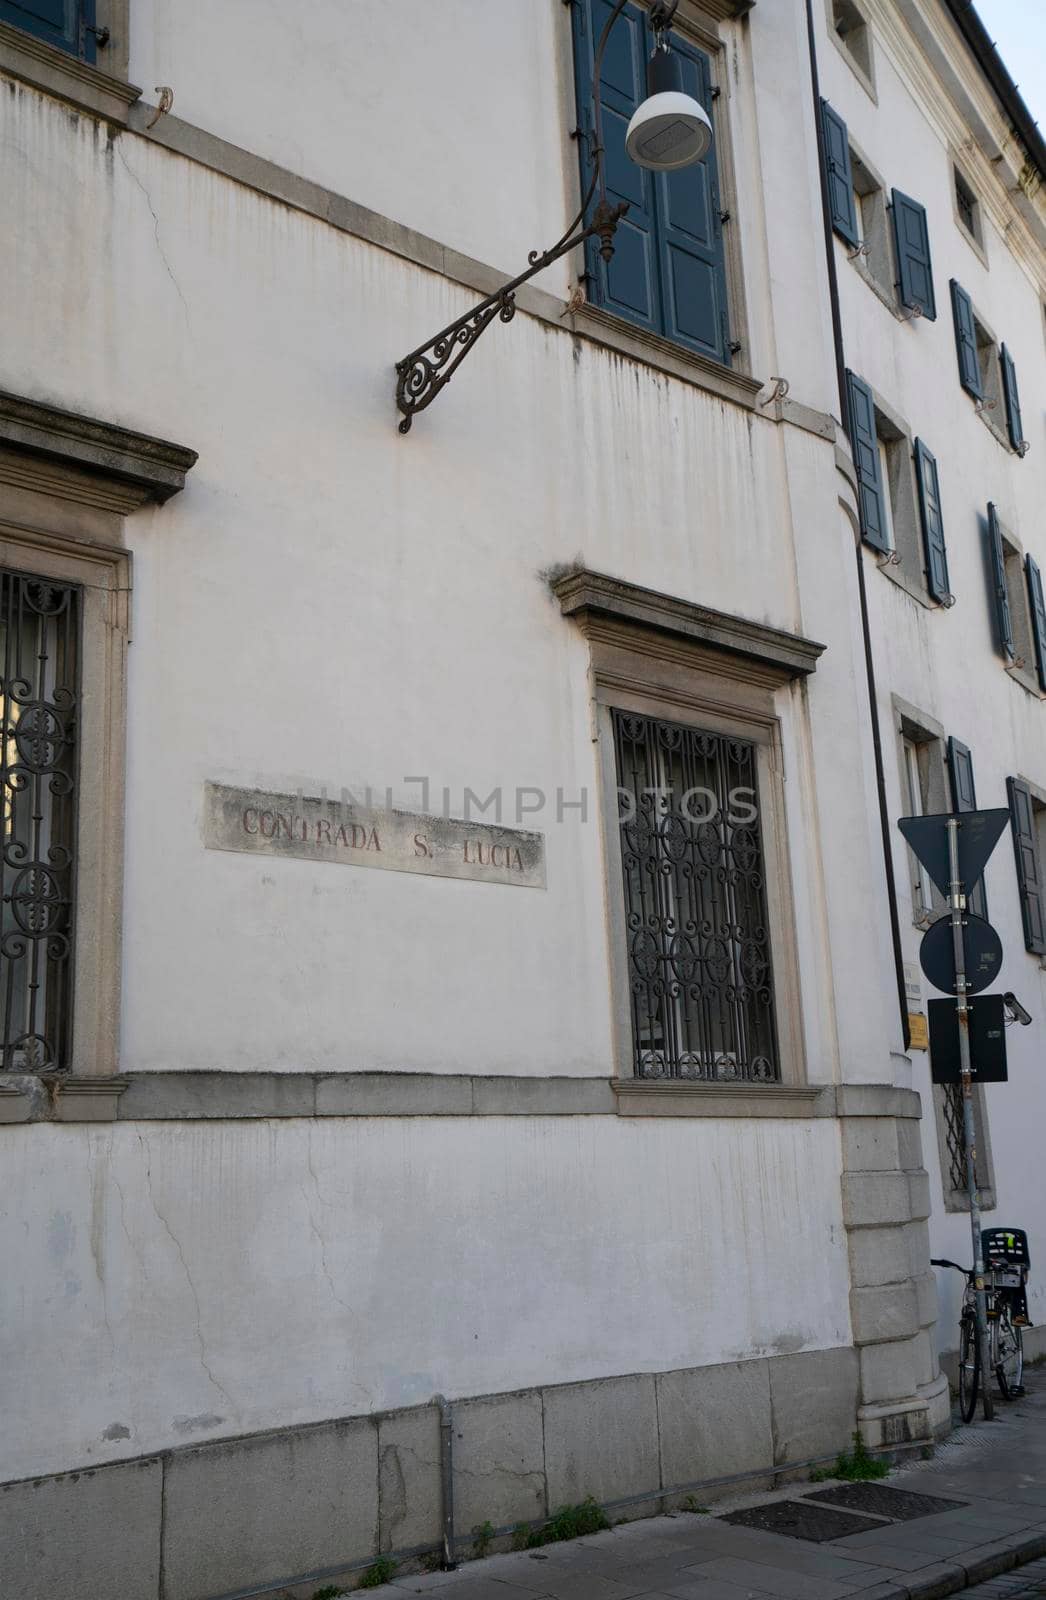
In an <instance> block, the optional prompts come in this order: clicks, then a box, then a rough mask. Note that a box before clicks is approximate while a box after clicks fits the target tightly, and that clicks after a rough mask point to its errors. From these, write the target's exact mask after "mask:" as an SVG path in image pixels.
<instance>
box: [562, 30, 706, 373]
mask: <svg viewBox="0 0 1046 1600" xmlns="http://www.w3.org/2000/svg"><path fill="white" fill-rule="evenodd" d="M612 11H613V6H612V4H611V3H610V0H575V4H574V6H573V18H574V71H575V83H576V89H577V104H578V126H579V134H580V137H579V143H580V146H581V179H582V186H583V192H584V190H587V188H588V184H589V182H590V180H591V176H592V148H593V145H594V142H595V126H594V120H595V119H594V110H593V104H592V68H593V55H594V51H595V47H596V44H597V43H598V41H599V37H600V34H601V33H602V30H603V28H604V26H605V24H606V22H607V20H608V18H609V17H610V15H611V14H612ZM670 39H671V48H672V50H673V52H674V53H675V54H676V56H677V57H678V58H679V61H680V65H681V68H682V76H683V86H684V89H685V90H686V91H687V93H689V94H691V95H693V97H694V99H695V100H697V101H699V103H700V104H701V105H702V106H704V108H705V110H706V111H707V112H708V113H709V115H710V116H711V113H712V81H711V67H710V63H709V59H708V57H707V56H706V55H705V54H704V52H703V51H701V50H698V49H697V48H696V46H694V45H692V44H691V43H690V42H689V40H686V39H683V38H681V37H680V35H679V34H676V33H673V34H672V35H671V36H670ZM652 49H653V35H652V33H651V30H650V28H649V25H648V18H647V13H646V12H645V10H642V9H640V8H639V7H638V6H635V5H626V7H625V9H624V11H623V12H622V14H621V16H620V17H619V18H618V20H617V22H616V23H615V24H614V27H613V28H612V29H611V32H610V36H609V38H608V40H607V47H606V52H605V54H604V57H603V67H602V72H601V75H600V84H599V95H600V103H601V107H602V114H603V141H604V144H605V147H606V153H605V156H604V162H605V171H606V180H607V192H608V195H609V198H610V200H611V202H616V201H621V200H625V201H627V202H628V207H629V209H628V213H627V215H626V216H625V217H624V218H623V220H622V221H621V222H620V223H619V224H618V229H617V233H616V235H615V237H614V254H613V256H612V258H611V260H610V261H609V263H608V262H605V261H603V259H602V257H601V256H600V254H599V241H598V240H597V239H589V240H588V241H587V244H586V256H585V270H586V274H587V280H588V297H589V299H590V301H591V302H592V303H593V304H594V305H598V306H602V307H604V309H605V310H607V311H612V312H614V313H615V314H616V315H617V316H620V317H625V318H627V320H628V321H629V322H632V323H635V324H637V325H638V326H639V327H641V328H645V329H646V330H647V331H648V332H650V333H657V334H662V335H664V336H665V337H666V338H669V339H672V340H674V341H675V342H676V343H677V344H681V345H685V346H686V347H687V348H688V349H691V350H696V351H698V352H699V353H700V354H701V355H705V356H710V357H712V359H713V360H715V361H721V362H724V363H729V361H730V354H731V352H730V335H729V318H728V308H727V294H726V266H725V259H724V252H723V226H722V202H721V199H720V192H719V175H718V168H717V165H716V156H715V143H714V141H713V144H712V148H711V149H710V150H709V152H708V155H707V156H706V157H705V159H704V160H703V161H701V162H699V163H697V165H696V166H693V167H686V168H684V169H683V170H681V171H679V172H657V173H655V172H648V171H646V169H645V168H643V167H638V166H636V164H635V162H634V161H631V160H630V159H629V157H628V155H627V153H626V150H625V133H626V131H627V128H628V124H629V120H630V119H631V116H632V113H633V111H634V110H635V109H636V106H637V105H638V104H639V102H640V101H641V100H642V99H644V98H645V95H646V63H647V58H648V57H649V55H650V53H651V51H652Z"/></svg>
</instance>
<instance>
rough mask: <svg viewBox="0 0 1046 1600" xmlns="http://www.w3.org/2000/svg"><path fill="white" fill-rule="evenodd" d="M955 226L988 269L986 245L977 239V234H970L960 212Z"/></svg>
mask: <svg viewBox="0 0 1046 1600" xmlns="http://www.w3.org/2000/svg"><path fill="white" fill-rule="evenodd" d="M955 226H956V227H957V228H958V230H959V233H960V234H961V235H962V237H963V238H964V239H965V240H966V243H967V244H968V245H969V247H970V249H971V250H972V251H973V253H974V255H975V256H976V257H977V259H978V261H979V262H980V263H981V265H982V266H983V267H987V265H988V254H987V251H986V250H985V248H984V245H983V244H982V243H981V241H980V239H978V238H977V235H976V234H974V233H971V232H970V230H969V228H968V227H967V226H966V224H965V222H963V221H962V219H961V218H960V217H959V215H958V212H956V213H955Z"/></svg>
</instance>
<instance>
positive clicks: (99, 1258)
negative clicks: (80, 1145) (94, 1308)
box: [87, 1133, 130, 1438]
mask: <svg viewBox="0 0 1046 1600" xmlns="http://www.w3.org/2000/svg"><path fill="white" fill-rule="evenodd" d="M102 1142H103V1141H102V1140H100V1139H99V1140H97V1141H96V1140H95V1139H91V1138H89V1139H88V1141H87V1178H88V1182H89V1184H90V1187H91V1226H90V1230H89V1233H88V1244H89V1246H90V1251H91V1260H92V1262H93V1263H94V1274H95V1277H96V1278H97V1279H98V1288H99V1292H100V1293H101V1297H102V1321H103V1322H104V1323H105V1331H106V1333H107V1334H108V1335H109V1348H110V1350H111V1351H112V1354H113V1355H114V1356H115V1355H116V1336H115V1334H114V1333H113V1325H112V1323H111V1322H110V1320H109V1290H108V1287H107V1285H106V1279H105V1270H104V1264H103V1238H104V1224H105V1212H104V1205H105V1200H104V1193H105V1191H104V1188H102V1187H100V1186H99V1183H98V1171H97V1166H96V1151H97V1149H98V1147H99V1145H100V1144H101V1143H102ZM107 1146H108V1148H107V1150H106V1154H107V1155H111V1153H112V1134H111V1133H110V1135H109V1138H108V1141H107ZM109 1166H110V1167H111V1166H112V1161H110V1162H109ZM99 1201H100V1204H99ZM113 1426H114V1427H115V1423H114V1424H113ZM102 1437H103V1438H119V1437H127V1438H130V1434H129V1433H128V1434H126V1435H118V1434H110V1433H109V1430H108V1429H106V1431H105V1433H104V1434H103V1435H102Z"/></svg>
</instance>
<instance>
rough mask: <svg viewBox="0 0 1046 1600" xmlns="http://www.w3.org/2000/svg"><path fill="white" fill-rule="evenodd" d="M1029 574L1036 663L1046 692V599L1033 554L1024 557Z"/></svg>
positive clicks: (1029, 595) (1040, 684) (1040, 574)
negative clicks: (1044, 598) (1045, 599)
mask: <svg viewBox="0 0 1046 1600" xmlns="http://www.w3.org/2000/svg"><path fill="white" fill-rule="evenodd" d="M1024 566H1025V570H1026V571H1027V574H1028V600H1029V603H1030V606H1031V631H1032V638H1033V639H1034V640H1035V665H1036V666H1037V667H1038V669H1039V686H1040V687H1041V689H1042V690H1043V692H1044V693H1046V601H1044V600H1043V594H1042V573H1041V572H1040V571H1039V567H1038V563H1037V562H1036V561H1034V560H1033V559H1032V557H1031V556H1025V558H1024Z"/></svg>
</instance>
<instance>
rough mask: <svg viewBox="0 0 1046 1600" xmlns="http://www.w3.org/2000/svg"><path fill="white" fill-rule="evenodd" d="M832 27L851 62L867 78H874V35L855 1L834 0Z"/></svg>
mask: <svg viewBox="0 0 1046 1600" xmlns="http://www.w3.org/2000/svg"><path fill="white" fill-rule="evenodd" d="M832 27H833V28H834V30H835V36H836V38H837V39H838V40H839V42H840V44H841V45H842V47H843V49H844V51H845V52H846V54H847V55H848V56H849V57H850V60H851V61H852V63H853V64H854V66H856V67H857V68H858V70H859V71H860V72H861V73H862V75H863V76H864V77H865V78H868V79H869V80H870V79H871V76H872V34H871V29H870V28H869V26H868V22H867V19H866V18H865V15H864V13H863V12H862V11H861V10H859V9H858V7H857V5H856V3H855V0H832Z"/></svg>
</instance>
